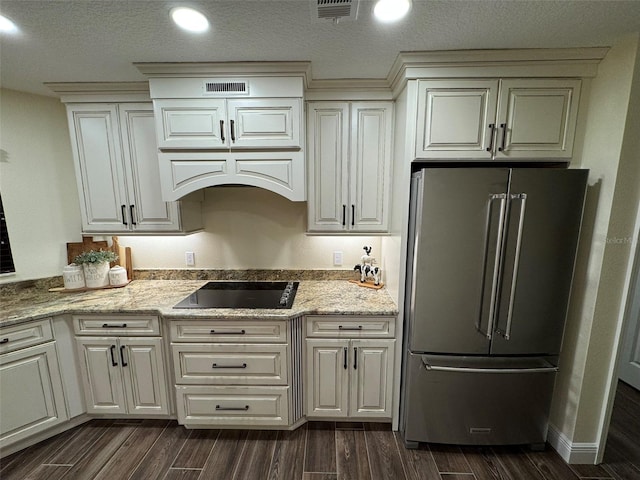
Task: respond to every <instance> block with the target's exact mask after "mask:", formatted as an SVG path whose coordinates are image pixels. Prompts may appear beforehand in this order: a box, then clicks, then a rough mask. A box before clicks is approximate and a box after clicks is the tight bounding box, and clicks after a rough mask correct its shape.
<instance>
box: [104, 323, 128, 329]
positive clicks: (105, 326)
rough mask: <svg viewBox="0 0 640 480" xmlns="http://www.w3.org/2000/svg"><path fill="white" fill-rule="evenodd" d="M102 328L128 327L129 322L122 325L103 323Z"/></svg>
mask: <svg viewBox="0 0 640 480" xmlns="http://www.w3.org/2000/svg"><path fill="white" fill-rule="evenodd" d="M102 328H127V324H126V323H123V324H122V325H109V324H108V323H103V324H102Z"/></svg>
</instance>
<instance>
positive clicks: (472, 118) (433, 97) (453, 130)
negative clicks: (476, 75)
mask: <svg viewBox="0 0 640 480" xmlns="http://www.w3.org/2000/svg"><path fill="white" fill-rule="evenodd" d="M497 92H498V80H424V81H419V82H418V126H417V132H416V152H415V154H416V158H429V159H460V158H465V159H466V158H469V159H491V157H492V152H491V151H492V147H493V145H492V141H493V133H494V121H495V114H496V103H497Z"/></svg>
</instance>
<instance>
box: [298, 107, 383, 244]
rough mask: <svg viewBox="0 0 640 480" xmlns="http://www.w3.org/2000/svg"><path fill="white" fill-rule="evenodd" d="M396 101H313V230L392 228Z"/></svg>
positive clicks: (310, 163) (310, 124) (310, 155)
mask: <svg viewBox="0 0 640 480" xmlns="http://www.w3.org/2000/svg"><path fill="white" fill-rule="evenodd" d="M392 123H393V104H392V102H310V103H309V104H308V122H307V129H308V135H309V138H308V148H307V150H308V168H309V183H308V191H309V201H308V208H309V215H308V217H309V224H308V230H309V231H310V232H387V231H388V228H389V198H390V184H391V179H390V172H391V141H392V140H391V139H392V136H391V133H392Z"/></svg>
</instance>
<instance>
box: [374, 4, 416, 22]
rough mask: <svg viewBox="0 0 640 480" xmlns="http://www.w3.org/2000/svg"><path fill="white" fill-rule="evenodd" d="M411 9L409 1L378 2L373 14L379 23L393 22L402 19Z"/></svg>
mask: <svg viewBox="0 0 640 480" xmlns="http://www.w3.org/2000/svg"><path fill="white" fill-rule="evenodd" d="M410 8H411V0H378V3H376V6H375V7H373V14H374V15H375V17H376V18H377V19H378V20H380V21H381V22H395V21H396V20H400V19H401V18H402V17H404V16H405V15H406V14H407V12H408V11H409V9H410Z"/></svg>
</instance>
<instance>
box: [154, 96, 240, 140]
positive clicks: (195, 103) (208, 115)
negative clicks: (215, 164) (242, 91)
mask: <svg viewBox="0 0 640 480" xmlns="http://www.w3.org/2000/svg"><path fill="white" fill-rule="evenodd" d="M153 109H154V112H155V119H156V135H157V139H158V148H210V149H220V148H222V149H228V148H229V134H228V125H227V123H228V122H227V121H226V118H227V115H226V102H225V100H224V99H217V98H199V99H180V100H154V102H153Z"/></svg>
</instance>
